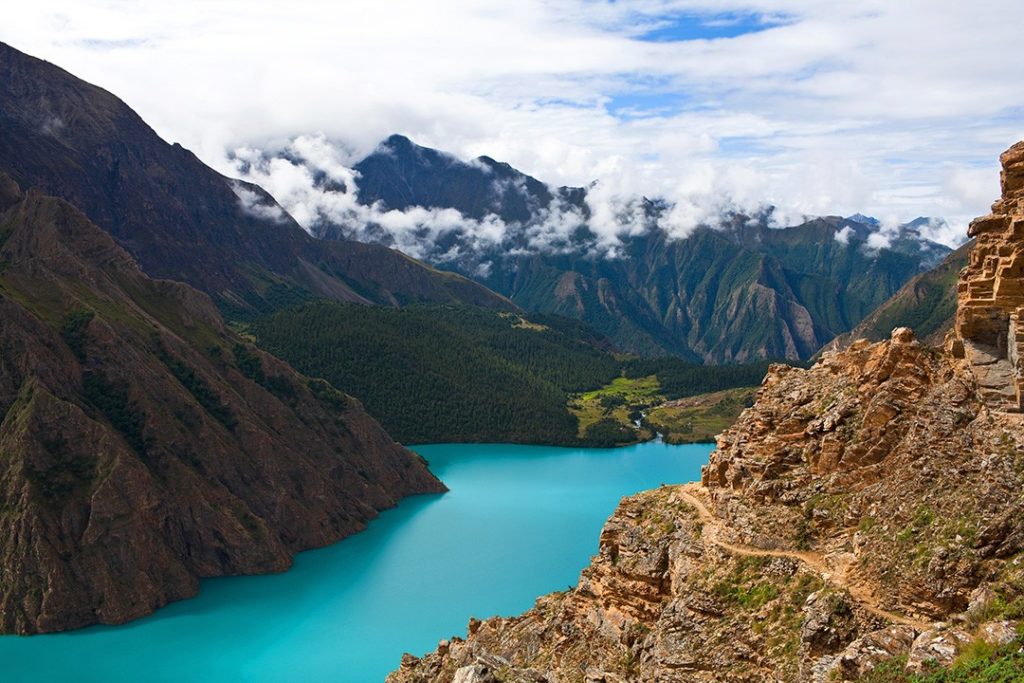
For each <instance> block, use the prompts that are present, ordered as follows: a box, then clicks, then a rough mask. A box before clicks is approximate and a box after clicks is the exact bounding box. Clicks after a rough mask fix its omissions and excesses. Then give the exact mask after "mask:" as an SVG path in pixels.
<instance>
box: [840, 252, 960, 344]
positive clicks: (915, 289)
mask: <svg viewBox="0 0 1024 683" xmlns="http://www.w3.org/2000/svg"><path fill="white" fill-rule="evenodd" d="M973 248H974V242H973V241H972V242H966V243H965V244H964V245H963V246H961V247H960V248H959V249H957V250H956V251H954V252H952V253H951V254H949V256H947V257H946V258H945V259H944V260H943V261H942V263H940V264H939V265H937V266H936V267H934V268H932V269H931V270H929V271H926V272H924V273H921V274H920V275H915V276H914V277H913V278H911V279H910V281H909V282H907V284H905V285H903V286H902V287H901V288H900V289H899V291H898V292H896V293H895V294H893V295H892V296H891V297H890V298H889V299H888V300H886V301H885V302H884V303H882V305H881V306H879V307H878V308H876V309H875V310H874V311H872V312H871V313H870V315H868V316H867V317H866V318H864V319H863V320H861V321H860V323H858V324H857V326H856V327H854V328H853V329H852V330H850V331H849V332H847V333H846V334H842V335H839V336H838V337H836V339H834V340H833V341H832V342H830V343H829V344H828V345H827V346H826V347H825V349H826V350H835V349H841V348H846V347H847V346H849V345H850V344H851V343H852V342H853V341H855V340H857V339H869V340H871V341H881V340H882V339H885V338H886V337H887V336H889V334H890V333H891V332H892V330H893V329H894V328H896V327H910V328H913V329H914V331H915V332H916V333H917V334H918V335H920V337H921V338H922V339H923V340H925V341H926V342H927V343H931V344H934V345H938V344H941V343H942V339H943V337H944V336H945V335H946V333H947V332H948V331H949V330H950V329H952V327H953V318H954V317H955V315H956V289H957V276H958V275H959V274H960V270H961V269H963V267H964V266H966V265H967V261H968V257H969V256H970V254H971V250H972V249H973Z"/></svg>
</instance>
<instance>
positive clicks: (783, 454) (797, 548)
mask: <svg viewBox="0 0 1024 683" xmlns="http://www.w3.org/2000/svg"><path fill="white" fill-rule="evenodd" d="M1022 149H1024V146H1021V145H1018V146H1017V147H1014V148H1013V149H1012V150H1011V151H1010V152H1008V153H1007V154H1006V155H1004V156H1003V163H1004V183H1003V189H1004V195H1003V198H1002V199H1001V200H1000V201H999V202H997V203H996V205H995V207H994V214H993V215H994V216H1000V217H1001V218H998V219H995V220H993V219H992V218H991V217H987V218H985V219H981V220H980V221H978V222H976V223H975V224H974V225H973V226H972V233H973V234H975V235H976V236H977V237H978V247H977V250H976V252H975V254H976V256H972V261H971V265H970V266H969V267H968V268H967V269H965V271H964V273H963V274H962V277H961V283H962V284H963V283H973V282H976V281H978V278H979V277H981V276H982V275H984V277H986V278H988V280H989V286H990V289H989V288H985V287H983V286H981V285H974V286H972V285H971V284H968V285H967V286H966V287H964V286H961V292H962V299H961V303H960V315H959V317H958V324H957V328H956V331H955V332H954V333H953V334H951V335H950V339H949V342H948V344H947V345H946V346H945V347H944V348H934V347H930V346H927V345H925V344H922V343H921V342H920V341H918V340H917V339H916V338H915V336H914V333H913V332H912V331H911V330H909V329H907V328H898V329H896V330H894V331H893V332H892V335H891V337H890V338H889V339H887V340H885V341H881V342H877V343H871V342H868V341H866V340H861V341H858V342H855V343H853V344H852V345H851V346H850V347H849V348H848V349H846V350H844V351H840V352H833V353H828V354H825V355H824V357H823V358H822V360H821V361H820V362H819V363H818V364H816V365H815V366H814V367H812V368H811V369H809V370H800V369H795V368H789V367H786V366H772V368H771V370H770V371H769V373H768V375H767V376H766V377H765V380H764V383H763V385H762V387H761V389H760V391H759V392H758V396H757V400H756V403H755V405H754V406H753V407H752V408H751V409H749V410H747V411H746V412H745V413H744V414H743V415H742V416H741V418H740V419H739V421H738V422H737V423H736V424H735V425H734V426H733V427H732V428H730V429H729V430H727V431H726V432H725V433H723V434H722V435H721V436H720V437H719V438H718V447H717V450H716V451H715V452H714V453H713V454H712V456H711V458H710V461H709V463H708V464H707V465H706V466H705V468H704V470H703V476H702V481H701V483H700V484H691V485H686V486H665V487H662V488H660V489H658V490H655V491H650V492H647V493H643V494H640V495H638V496H634V497H632V498H627V499H624V500H623V502H622V503H621V505H620V506H619V509H618V510H617V511H616V513H615V515H614V516H613V517H612V518H611V519H610V520H609V521H608V523H607V524H606V526H605V528H604V531H603V532H602V534H601V539H600V550H599V553H598V555H596V556H595V557H594V559H593V561H592V562H591V564H590V566H589V567H588V568H587V569H585V570H584V571H583V573H582V575H581V577H580V581H579V583H578V585H577V586H576V587H575V588H572V589H570V590H568V591H566V592H564V593H557V594H552V595H549V596H546V597H544V598H541V599H540V600H538V602H537V604H536V606H535V607H534V608H533V609H531V610H530V611H528V612H526V613H525V614H523V615H521V616H519V617H513V618H508V619H505V618H500V617H496V618H492V619H488V620H487V621H484V622H479V621H476V620H473V621H471V622H470V624H469V635H468V638H466V639H461V638H454V639H452V640H449V641H444V642H442V643H441V646H440V647H439V648H438V649H437V650H436V651H435V652H433V653H431V654H428V655H426V656H424V657H423V658H417V657H413V656H411V655H409V656H406V657H405V659H404V660H403V662H402V666H401V668H400V669H399V670H397V671H396V672H394V673H393V674H392V675H391V676H390V677H389V679H388V680H389V681H390V682H391V683H411V682H426V681H429V682H444V683H447V682H448V681H457V682H459V683H472V682H476V683H483V682H489V681H548V682H552V683H554V682H563V681H586V682H588V683H589V682H593V683H597V682H605V683H612V682H620V681H708V682H710V681H750V682H754V681H815V682H824V681H843V680H845V681H855V680H861V679H865V680H867V678H866V677H869V676H874V677H875V678H874V680H884V681H907V680H914V678H913V676H915V675H920V674H924V673H927V672H933V671H938V672H941V671H943V670H944V668H945V667H949V666H951V665H955V666H961V667H965V666H969V665H970V663H969V662H968V661H967V659H966V658H969V657H972V656H973V657H982V656H983V657H990V658H998V657H1002V656H1004V655H1005V657H1007V658H1009V659H1007V660H1006V661H1009V662H1010V664H1006V662H1002V663H1001V664H999V665H1000V666H1003V665H1005V666H1007V667H1010V666H1012V667H1016V668H1013V669H1012V671H1011V672H1010V673H1008V674H1006V675H1009V676H1011V677H1010V678H992V679H985V680H1019V679H1020V677H1024V662H1021V661H1020V659H1021V656H1020V654H1019V653H1018V652H1017V651H1018V650H1019V649H1020V648H1021V646H1022V645H1024V642H1022V641H1021V640H1020V635H1019V634H1018V628H1019V626H1020V620H1021V619H1024V498H1022V496H1021V491H1022V490H1024V417H1022V416H1021V414H1020V413H1019V412H1017V411H1015V406H1014V405H1012V404H1011V403H1010V402H1009V401H1004V400H1001V399H1000V400H993V399H992V396H991V392H992V390H993V389H992V388H989V387H986V386H985V382H986V381H988V382H989V383H990V384H994V383H995V380H996V377H995V375H993V374H985V373H979V371H978V368H979V367H989V366H990V365H991V364H992V363H996V362H1005V363H1006V364H1007V365H1006V367H1007V368H1009V369H1010V370H1009V374H1007V375H1006V376H1005V377H1004V379H1005V380H1006V382H1007V383H1008V386H1012V387H1013V388H1014V391H1016V386H1017V385H1016V377H1015V376H1014V374H1013V371H1014V368H1016V367H1019V366H1017V365H1014V363H1016V362H1017V360H1016V359H1017V358H1019V356H1013V355H1012V354H1013V352H1012V350H1011V349H1012V344H1007V343H1006V342H1005V341H1004V343H1003V346H1002V347H1000V346H999V338H1000V335H1002V338H1003V339H1004V340H1006V339H1008V338H1009V339H1013V338H1014V337H1012V336H1009V337H1008V336H1007V330H1009V329H1010V326H1011V325H1012V324H1015V323H1016V320H1017V318H1015V316H1016V315H1019V313H1020V309H1019V305H1020V304H1019V303H1018V302H1017V299H1016V297H1017V296H1018V290H1017V289H1016V288H1015V287H1014V286H1013V284H1012V283H1013V282H1014V281H1015V280H1014V279H1015V278H1016V277H1018V275H1019V273H1020V271H1019V266H1018V270H1016V271H1015V270H1012V265H1013V264H1016V263H1017V261H1016V260H1015V259H1016V258H1017V257H1016V254H1017V253H1019V250H1020V249H1021V247H1024V233H1021V232H1019V231H1018V228H1019V226H1021V225H1024V220H1022V219H1024V211H1022V210H1021V209H1022V207H1021V204H1020V201H1019V194H1018V192H1019V191H1018V189H1017V188H1019V187H1020V186H1019V185H1015V184H1014V183H1015V179H1019V177H1020V175H1021V174H1020V172H1019V170H1018V169H1019V168H1020V167H1019V166H1018V164H1019V160H1020V158H1021V154H1020V153H1019V152H1020V150H1022ZM990 226H991V228H990ZM1015 226H1017V227H1015ZM987 235H990V236H991V237H986V236H987ZM990 275H991V277H989V276H990ZM972 301H976V302H981V303H970V302H972ZM965 309H966V310H965ZM982 343H985V344H989V343H990V344H992V346H991V347H989V348H990V357H991V358H992V361H991V363H988V364H987V365H981V366H979V356H972V351H971V347H972V345H977V344H982ZM965 349H966V350H965ZM1001 350H1002V355H1000V351H1001ZM997 388H998V387H997ZM998 389H999V392H998V393H1001V394H1004V393H1006V392H1003V391H1002V389H1001V388H998ZM979 652H981V653H985V654H983V655H979V654H978V653H979ZM958 657H960V660H959V663H958V664H955V662H957V661H958V659H957V658H958ZM1014 662H1016V663H1014ZM1014 672H1015V673H1014ZM883 674H884V675H885V676H886V677H884V678H880V676H882V675H883ZM939 675H942V674H941V673H940V674H939ZM1012 676H1018V678H1013V677H1012ZM929 680H946V679H942V678H938V679H929ZM956 680H974V679H968V678H958V679H956Z"/></svg>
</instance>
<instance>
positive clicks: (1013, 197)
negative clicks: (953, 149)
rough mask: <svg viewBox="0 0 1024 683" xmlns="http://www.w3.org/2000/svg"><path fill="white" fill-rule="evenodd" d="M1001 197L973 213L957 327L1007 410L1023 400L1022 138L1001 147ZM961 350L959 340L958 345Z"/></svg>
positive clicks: (988, 389) (987, 386) (985, 382)
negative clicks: (974, 243)
mask: <svg viewBox="0 0 1024 683" xmlns="http://www.w3.org/2000/svg"><path fill="white" fill-rule="evenodd" d="M1000 161H1001V162H1002V165H1003V170H1002V173H1001V176H1000V180H1001V185H1002V197H1001V198H1000V199H999V200H998V201H996V203H995V204H993V205H992V213H990V214H989V215H987V216H982V217H981V218H977V219H975V220H974V221H973V222H972V223H971V227H970V230H969V233H970V235H971V236H972V237H974V238H976V239H977V246H976V247H975V249H974V253H973V254H971V259H970V262H969V264H968V266H967V268H966V269H964V271H963V273H962V274H961V277H960V285H959V290H958V299H959V301H958V305H959V306H958V314H957V320H956V333H957V336H958V338H959V340H961V341H962V343H963V350H964V353H965V354H966V356H967V358H968V360H969V361H970V362H971V365H972V366H973V367H974V368H975V372H976V374H977V375H978V380H979V383H980V384H981V386H982V387H983V388H984V390H985V395H986V400H987V401H989V402H990V403H991V404H992V405H994V406H998V407H1001V408H1004V409H1008V410H1020V409H1021V407H1022V405H1024V366H1022V365H1021V358H1022V356H1024V142H1019V143H1017V144H1016V145H1014V146H1013V147H1011V148H1010V149H1008V150H1006V151H1005V152H1003V154H1002V156H1001V157H1000ZM955 350H956V351H957V352H958V353H959V351H960V346H959V345H957V347H956V349H955Z"/></svg>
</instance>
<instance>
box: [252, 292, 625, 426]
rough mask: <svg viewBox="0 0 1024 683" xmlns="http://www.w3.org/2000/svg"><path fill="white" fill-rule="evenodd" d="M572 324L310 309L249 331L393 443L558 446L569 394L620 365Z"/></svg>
mask: <svg viewBox="0 0 1024 683" xmlns="http://www.w3.org/2000/svg"><path fill="white" fill-rule="evenodd" d="M581 327H582V326H581V325H580V324H579V323H577V322H576V321H571V320H558V319H553V318H545V317H542V316H537V315H532V316H529V317H524V316H521V315H518V314H512V313H507V312H496V311H491V310H486V309H480V308H468V307H459V306H450V305H447V306H410V307H405V308H401V309H396V308H385V307H379V306H355V305H345V304H337V303H333V302H320V303H315V304H309V305H307V306H305V307H302V308H299V309H293V310H287V311H280V312H278V313H276V314H274V315H272V316H269V317H267V318H263V319H260V320H258V321H256V322H255V323H254V324H253V325H252V327H251V331H252V333H253V334H254V335H255V336H256V338H257V340H258V343H259V345H260V346H261V347H262V348H264V349H266V350H268V351H270V352H272V353H274V354H275V355H277V356H279V357H280V358H283V359H285V360H287V361H289V362H290V363H292V364H293V365H294V366H295V367H296V368H298V369H300V370H302V371H304V372H307V373H309V374H311V375H314V376H317V377H324V378H326V379H328V380H329V381H330V382H331V383H332V384H334V385H335V386H337V387H340V388H342V389H344V390H345V391H347V392H349V393H351V394H353V395H356V396H359V397H360V399H362V401H363V402H364V403H365V404H366V407H367V409H368V410H369V411H370V412H371V413H372V414H373V415H375V416H377V417H378V418H379V419H380V421H381V424H383V425H384V427H385V428H386V429H387V430H388V433H390V434H392V435H394V436H395V438H397V439H399V440H400V441H402V442H403V443H437V442H450V441H469V442H476V443H490V442H495V441H501V442H516V443H542V444H549V445H550V444H566V445H568V444H574V443H577V424H576V419H575V418H574V417H573V416H572V415H571V414H570V413H569V410H568V409H567V407H566V402H567V400H568V395H569V393H571V392H579V391H584V390H588V389H596V388H598V387H600V386H602V385H603V384H606V383H608V382H610V381H611V380H612V379H613V378H615V377H617V376H618V375H619V372H620V369H621V365H622V363H621V362H620V361H619V360H618V359H616V358H615V356H613V355H612V354H611V353H608V352H607V351H605V350H602V349H600V348H598V346H600V345H601V340H599V339H593V338H589V339H588V332H587V330H585V329H580V328H581ZM295 330H303V334H301V335H296V334H295Z"/></svg>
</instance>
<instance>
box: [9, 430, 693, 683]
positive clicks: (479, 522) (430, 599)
mask: <svg viewBox="0 0 1024 683" xmlns="http://www.w3.org/2000/svg"><path fill="white" fill-rule="evenodd" d="M415 450H417V451H418V452H419V453H421V454H422V455H423V456H424V457H425V458H427V459H428V460H429V461H430V463H431V469H432V470H433V471H434V472H435V473H436V474H437V475H438V476H439V477H441V479H442V480H444V482H445V483H446V484H447V485H448V486H449V488H450V489H451V491H450V492H449V493H447V494H444V495H441V496H417V497H415V498H409V499H406V500H405V501H403V502H402V503H401V505H400V506H399V507H398V508H396V509H394V510H389V511H387V512H384V513H383V514H382V515H381V516H380V518H379V519H377V520H375V521H373V522H371V523H370V526H369V528H368V529H367V530H366V531H365V532H363V533H361V534H357V535H355V536H352V537H350V538H348V539H345V540H344V541H342V542H340V543H337V544H335V545H334V546H331V547H329V548H323V549H321V550H314V551H310V552H306V553H302V554H300V555H299V556H298V557H296V560H295V566H294V567H293V568H292V569H291V570H290V571H288V572H286V573H284V574H278V575H273V576H253V577H237V578H224V579H211V580H207V581H204V582H203V585H202V591H201V593H200V595H199V596H198V597H196V598H194V599H192V600H186V601H184V602H178V603H175V604H172V605H170V606H169V607H165V608H164V609H162V610H160V611H159V612H157V613H156V614H155V615H153V616H151V617H147V618H145V619H141V620H139V621H135V622H132V623H130V624H127V625H125V626H117V627H107V626H97V627H92V628H88V629H84V630H80V631H73V632H70V633H62V634H56V635H45V636H33V637H17V636H4V637H0V680H2V681H5V682H10V681H82V682H91V681H96V682H97V683H98V682H101V681H102V682H104V683H107V682H110V681H132V682H135V681H168V682H170V681H174V682H175V683H178V682H180V681H274V682H276V681H337V682H338V683H380V681H383V679H384V676H385V675H386V674H387V673H388V672H389V671H391V670H392V669H394V668H396V667H397V666H398V664H399V660H400V659H401V656H402V653H403V652H412V653H414V654H423V653H424V652H427V651H430V650H433V649H434V647H435V646H436V645H437V641H438V640H440V639H441V638H446V637H450V636H451V635H464V634H465V629H466V622H467V620H468V619H469V617H470V616H476V617H481V618H483V617H488V616H492V615H495V614H503V615H511V614H516V613H519V612H522V611H524V610H526V609H528V608H529V607H531V606H532V605H533V601H534V599H535V598H536V597H537V596H540V595H542V594H544V593H550V592H551V591H554V590H562V589H565V588H566V587H567V586H569V585H574V584H575V583H576V579H577V577H578V575H579V572H580V570H581V569H582V568H583V567H584V566H586V564H587V562H588V561H589V558H590V556H591V555H592V554H594V552H596V550H597V541H598V534H599V532H600V529H601V526H602V524H603V523H604V521H605V519H607V517H608V516H609V515H610V514H611V513H612V511H613V510H614V509H615V506H616V504H617V503H618V501H619V498H620V497H621V496H623V495H628V494H631V493H635V492H637V491H641V490H643V489H647V488H653V487H656V486H658V485H659V484H661V483H677V482H685V481H693V480H696V479H698V478H699V476H700V466H701V465H702V464H703V463H705V462H706V461H707V456H708V454H709V453H710V451H711V446H710V445H703V444H702V445H692V446H668V445H665V444H662V443H658V442H650V443H645V444H640V445H637V446H630V447H626V448H617V449H614V450H602V449H571V448H549V447H540V446H513V445H478V444H435V445H429V446H419V447H416V448H415Z"/></svg>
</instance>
